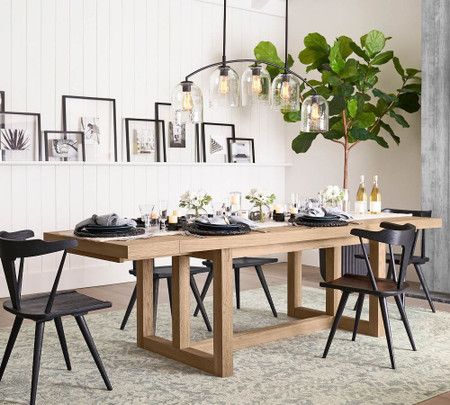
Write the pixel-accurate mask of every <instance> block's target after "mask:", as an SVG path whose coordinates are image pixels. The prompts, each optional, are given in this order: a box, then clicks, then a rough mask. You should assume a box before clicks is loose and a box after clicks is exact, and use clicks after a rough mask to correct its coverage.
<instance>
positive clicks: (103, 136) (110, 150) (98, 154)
mask: <svg viewBox="0 0 450 405" xmlns="http://www.w3.org/2000/svg"><path fill="white" fill-rule="evenodd" d="M62 111H63V117H62V121H63V131H64V132H80V131H81V132H83V133H84V145H85V150H84V153H85V158H86V161H88V162H110V161H114V162H117V153H118V152H117V149H118V148H117V125H116V100H115V99H114V98H103V97H85V96H68V95H64V96H62Z"/></svg>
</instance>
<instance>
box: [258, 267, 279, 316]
mask: <svg viewBox="0 0 450 405" xmlns="http://www.w3.org/2000/svg"><path fill="white" fill-rule="evenodd" d="M255 269H256V274H257V275H258V278H259V282H260V283H261V285H262V288H263V290H264V293H265V294H266V298H267V301H269V305H270V308H271V309H272V314H273V316H274V317H275V318H277V317H278V313H277V310H276V309H275V305H274V303H273V300H272V296H271V295H270V291H269V287H268V285H267V281H266V277H264V272H263V271H262V268H261V266H255Z"/></svg>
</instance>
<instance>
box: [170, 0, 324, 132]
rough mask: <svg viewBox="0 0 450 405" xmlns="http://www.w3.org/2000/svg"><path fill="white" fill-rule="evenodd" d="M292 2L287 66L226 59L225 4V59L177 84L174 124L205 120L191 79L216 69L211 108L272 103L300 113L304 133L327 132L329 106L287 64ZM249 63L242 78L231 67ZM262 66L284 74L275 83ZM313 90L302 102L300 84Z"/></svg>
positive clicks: (173, 104) (198, 94)
mask: <svg viewBox="0 0 450 405" xmlns="http://www.w3.org/2000/svg"><path fill="white" fill-rule="evenodd" d="M288 17H289V1H288V0H286V15H285V33H284V35H285V37H284V66H280V65H277V64H275V63H272V62H268V61H265V60H258V59H250V58H244V59H230V60H228V59H227V57H226V27H227V0H224V2H223V26H222V28H223V34H222V60H221V61H220V62H215V63H211V64H209V65H206V66H203V67H201V68H199V69H197V70H194V71H193V72H191V73H189V74H188V75H187V76H186V78H185V80H184V81H182V82H181V83H180V84H179V85H177V86H176V87H175V89H174V91H173V94H172V110H173V119H174V122H175V124H179V125H180V124H186V123H198V122H202V120H203V95H202V91H201V89H200V88H199V87H198V86H197V85H195V84H194V83H193V82H192V81H191V80H190V78H191V77H192V76H194V75H196V74H197V73H199V72H202V71H203V70H206V69H210V68H215V69H214V70H213V72H212V74H211V77H210V83H209V106H210V107H212V108H216V107H239V106H240V105H241V99H242V105H244V106H249V105H252V104H256V103H266V102H270V103H271V105H272V107H273V108H276V109H279V110H281V111H282V112H292V111H298V110H300V105H301V117H302V123H301V125H302V131H304V132H325V131H328V119H329V115H328V104H327V101H326V100H325V99H324V98H323V97H321V96H320V95H318V94H317V91H316V90H315V89H314V87H312V86H311V85H310V84H309V83H308V82H307V80H306V79H305V78H303V77H302V76H300V75H298V74H297V73H295V72H294V71H292V70H291V69H289V65H288V38H289V37H288V23H289V19H288ZM242 62H250V63H251V65H250V66H249V67H248V68H247V69H246V70H245V72H244V74H243V75H242V79H241V80H240V79H239V75H238V74H237V73H236V71H235V70H234V69H233V68H231V67H230V65H231V64H233V63H242ZM263 65H267V66H272V67H276V68H278V69H279V70H281V71H282V72H281V73H280V74H278V75H277V76H276V77H275V78H274V80H273V82H272V84H271V78H270V75H269V73H268V72H267V70H266V69H265V68H264V67H263ZM302 82H303V83H304V84H305V85H306V86H308V87H310V88H311V90H312V92H313V95H311V96H309V97H307V98H306V99H305V100H303V102H302V103H301V102H300V100H301V83H302Z"/></svg>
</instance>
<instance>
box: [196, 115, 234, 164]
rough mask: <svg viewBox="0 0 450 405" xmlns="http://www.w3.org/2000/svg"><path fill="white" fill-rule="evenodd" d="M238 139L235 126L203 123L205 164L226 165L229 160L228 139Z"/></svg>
mask: <svg viewBox="0 0 450 405" xmlns="http://www.w3.org/2000/svg"><path fill="white" fill-rule="evenodd" d="M230 132H231V138H235V137H236V130H235V126H234V124H225V123H221V122H202V124H201V133H202V146H203V162H214V163H226V162H228V161H229V158H228V147H227V138H229V135H230Z"/></svg>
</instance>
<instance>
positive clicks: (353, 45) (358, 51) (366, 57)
mask: <svg viewBox="0 0 450 405" xmlns="http://www.w3.org/2000/svg"><path fill="white" fill-rule="evenodd" d="M349 46H350V48H351V50H352V51H353V52H355V53H356V55H358V56H359V57H360V58H363V59H364V60H365V61H366V62H369V61H370V58H369V55H367V53H366V52H365V51H364V50H363V49H362V48H360V47H359V46H358V45H357V44H356V43H355V42H353V41H352V42H351V43H350V44H349Z"/></svg>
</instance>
